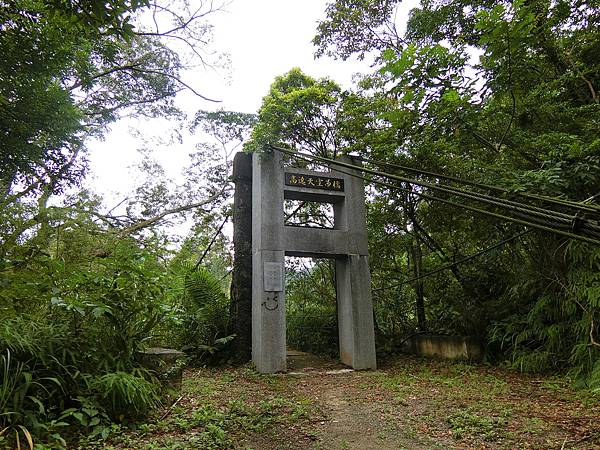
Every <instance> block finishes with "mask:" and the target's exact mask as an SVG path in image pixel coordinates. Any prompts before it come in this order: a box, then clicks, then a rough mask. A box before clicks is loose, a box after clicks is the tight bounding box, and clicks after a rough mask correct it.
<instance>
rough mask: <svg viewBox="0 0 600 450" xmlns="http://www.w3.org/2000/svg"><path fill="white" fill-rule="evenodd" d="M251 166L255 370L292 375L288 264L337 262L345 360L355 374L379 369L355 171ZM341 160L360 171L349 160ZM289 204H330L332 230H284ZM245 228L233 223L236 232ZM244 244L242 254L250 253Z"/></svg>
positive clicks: (260, 162) (255, 158)
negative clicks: (290, 259) (289, 259)
mask: <svg viewBox="0 0 600 450" xmlns="http://www.w3.org/2000/svg"><path fill="white" fill-rule="evenodd" d="M244 157H246V158H249V156H246V155H244ZM240 158H242V157H240ZM240 158H238V157H237V156H236V159H240ZM251 158H252V159H251V164H252V190H251V196H252V197H251V205H252V206H251V211H252V213H251V214H252V217H251V223H252V245H251V254H252V277H251V280H252V281H251V283H252V290H251V305H252V307H251V311H252V313H251V314H252V326H251V329H252V332H251V333H252V338H251V342H252V361H253V362H254V364H255V366H256V368H257V370H258V371H259V372H261V373H274V372H280V371H284V370H286V324H285V282H284V279H285V277H284V275H285V266H284V260H285V256H300V257H318V258H332V259H334V260H335V270H336V277H335V278H336V295H337V303H338V307H337V310H338V327H339V345H340V360H341V362H342V363H344V364H346V365H348V366H351V367H353V368H355V369H374V368H375V367H376V358H375V334H374V327H373V302H372V298H371V277H370V272H369V260H368V259H369V257H368V242H367V230H366V219H365V196H364V185H363V182H362V179H360V178H357V177H354V176H352V175H353V174H352V173H351V171H350V170H348V171H345V172H347V173H342V172H339V171H336V170H331V169H330V170H329V172H316V171H311V170H307V169H303V168H297V167H291V166H286V165H285V164H284V159H283V157H282V154H281V153H280V152H277V151H271V152H265V153H260V154H259V153H254V154H253V155H252V156H251ZM340 159H341V160H343V161H345V162H348V163H352V164H356V165H357V164H358V161H353V160H352V158H351V157H343V158H340ZM248 162H249V161H248ZM238 166H239V161H238ZM238 172H239V169H238ZM359 175H360V174H359ZM234 179H236V177H235V169H234ZM239 179H240V177H239V176H238V177H237V179H236V194H237V191H238V190H239V189H238V185H237V183H238V181H237V180H239ZM284 200H300V201H307V202H318V203H330V204H332V205H333V212H334V227H333V229H322V228H308V227H294V226H285V224H284ZM238 204H239V201H238V200H236V205H238ZM238 206H239V205H238ZM239 209H241V210H244V208H239ZM249 209H250V208H246V210H245V211H246V212H245V214H248V213H249V211H248V210H249ZM235 211H236V212H234V215H235V214H240V213H239V211H238V208H237V207H236V208H235ZM239 222H240V221H239V220H236V218H235V217H234V227H236V223H239ZM246 239H247V237H246ZM235 240H236V232H235V230H234V242H235ZM238 241H239V239H238ZM239 244H240V243H239V242H238V246H239V247H240V248H243V247H246V248H248V247H250V246H249V245H247V246H242V245H239ZM237 259H238V255H237V247H236V260H237Z"/></svg>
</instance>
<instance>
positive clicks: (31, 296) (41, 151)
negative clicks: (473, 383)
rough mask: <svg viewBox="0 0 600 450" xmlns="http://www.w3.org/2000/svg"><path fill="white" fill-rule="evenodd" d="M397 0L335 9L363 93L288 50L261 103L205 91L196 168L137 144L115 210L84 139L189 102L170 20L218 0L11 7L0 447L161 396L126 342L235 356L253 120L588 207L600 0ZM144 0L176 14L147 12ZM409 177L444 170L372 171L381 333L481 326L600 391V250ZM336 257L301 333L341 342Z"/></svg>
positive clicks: (595, 140)
mask: <svg viewBox="0 0 600 450" xmlns="http://www.w3.org/2000/svg"><path fill="white" fill-rule="evenodd" d="M399 5H400V2H399V1H395V0H336V1H335V2H333V3H331V4H330V5H329V6H328V7H327V11H326V17H325V18H324V19H323V21H322V22H321V23H320V24H319V26H318V29H317V33H318V34H317V36H316V37H315V39H314V43H315V45H316V53H317V55H318V56H320V55H329V56H333V57H337V58H341V59H348V58H351V57H353V56H357V57H358V58H367V59H371V60H372V61H373V70H372V73H370V74H364V75H363V76H362V77H361V78H360V82H359V83H358V84H357V86H356V87H355V89H354V90H352V91H345V90H343V89H342V88H341V87H339V86H338V85H337V84H336V83H335V82H333V81H331V80H329V79H326V78H324V79H315V78H312V77H310V76H308V75H306V74H304V73H303V72H302V71H301V70H300V69H292V70H291V71H290V72H288V73H287V74H284V75H282V76H280V77H277V78H276V79H275V80H274V83H273V85H272V86H271V89H270V91H269V92H268V93H267V95H266V97H265V98H264V101H263V105H262V107H261V108H260V110H259V111H258V115H257V116H255V115H252V114H243V113H236V112H229V111H217V112H207V111H200V112H198V114H197V115H196V117H195V118H194V120H193V122H192V123H191V124H189V128H190V130H192V131H196V130H199V131H201V132H203V133H205V134H207V135H210V136H211V141H210V142H203V143H200V144H198V146H197V148H196V152H195V154H194V155H193V156H192V158H191V165H190V167H188V168H187V169H186V173H185V176H186V180H185V182H183V183H182V184H179V185H175V184H174V183H172V182H171V181H170V180H168V179H166V177H165V176H164V171H162V169H161V168H160V166H159V165H158V164H157V163H156V161H153V160H152V158H151V157H150V156H149V154H146V157H145V158H144V160H143V162H142V170H143V171H144V172H145V174H146V175H147V179H146V180H145V181H144V182H143V184H142V185H141V186H139V188H138V189H136V191H135V192H132V193H131V197H130V198H129V199H128V200H125V201H124V203H123V204H122V205H120V209H119V207H117V208H113V209H112V210H110V211H108V212H104V211H103V209H102V206H101V199H99V198H97V197H96V196H95V195H94V194H92V193H90V192H87V191H82V190H81V189H80V188H79V185H80V183H81V182H82V181H83V180H84V177H85V173H86V158H85V153H86V149H85V140H86V138H88V137H90V136H101V135H102V134H103V133H104V132H105V131H106V129H107V126H108V125H109V124H110V123H112V122H114V121H115V120H117V119H118V118H119V117H120V116H122V115H123V114H126V113H129V114H133V115H136V116H147V117H155V116H170V117H180V111H178V110H177V108H176V107H175V104H174V101H173V98H174V96H175V94H176V93H177V92H179V91H180V90H182V89H184V88H190V86H188V85H186V84H185V83H183V82H182V81H181V78H180V74H181V72H182V70H183V69H184V68H185V67H184V63H183V62H182V61H183V60H184V58H182V57H180V55H178V54H177V53H176V52H174V51H173V50H172V49H170V48H169V46H168V45H167V44H166V39H167V38H169V39H176V40H178V41H180V42H185V43H187V44H188V45H187V47H189V48H191V49H192V50H191V52H192V54H193V55H192V56H194V55H196V56H199V53H198V52H199V51H200V47H202V46H203V45H204V44H203V42H204V41H205V39H204V38H206V37H207V33H210V26H209V25H208V24H207V23H206V22H205V19H204V17H205V16H206V14H207V13H208V12H210V11H211V10H212V6H211V5H210V4H208V3H206V4H204V3H202V4H201V5H200V6H201V7H202V8H200V9H197V10H196V8H195V7H194V8H192V9H189V8H188V6H189V5H187V4H186V3H185V2H184V3H181V4H179V3H177V2H175V3H169V5H168V6H164V5H163V6H161V5H160V4H151V3H149V2H144V1H142V2H133V1H132V2H129V1H110V2H108V3H107V2H102V3H99V2H97V1H91V2H84V3H73V2H56V1H43V0H27V1H26V0H16V1H12V2H8V3H4V4H2V5H1V6H0V54H2V56H3V58H2V61H1V62H0V150H1V151H0V319H1V321H0V374H1V375H2V378H1V379H0V445H9V446H10V445H14V444H15V443H17V444H21V445H24V444H25V443H29V440H30V439H32V438H35V439H36V440H40V439H42V440H45V441H47V442H48V443H49V445H51V446H54V447H61V446H62V447H65V446H66V445H67V444H66V442H65V439H69V438H70V437H71V434H70V433H71V431H72V430H73V429H74V427H80V429H81V428H82V429H84V430H85V432H86V433H88V434H90V435H95V436H106V435H107V434H108V433H109V432H110V430H111V429H112V428H111V427H112V425H111V424H112V423H113V422H127V421H129V420H131V419H134V418H135V417H137V416H142V415H144V414H145V413H147V412H148V411H150V410H152V409H153V408H155V407H156V406H157V405H158V404H159V403H160V401H161V394H162V391H161V386H160V383H159V381H158V380H157V379H156V377H155V374H153V373H151V372H149V371H147V370H145V369H143V368H141V367H140V364H139V363H138V360H137V359H136V354H137V352H139V351H140V350H141V349H143V348H144V347H145V346H147V345H164V346H168V347H177V348H180V349H184V350H185V351H187V352H188V353H189V355H190V357H191V358H190V359H191V360H193V361H194V362H195V363H200V364H204V363H208V362H219V361H226V360H228V358H229V353H228V350H229V348H230V343H231V342H232V339H234V338H235V337H234V336H233V335H232V332H231V324H230V317H229V313H230V311H229V299H228V297H227V295H226V294H225V292H226V291H227V288H228V278H227V275H228V274H229V271H230V268H231V265H232V262H231V255H230V254H229V251H228V241H227V238H226V237H225V235H224V234H223V231H222V228H221V227H219V224H220V223H222V221H223V219H224V218H225V217H226V216H228V215H229V211H228V196H227V193H228V192H229V191H230V186H229V185H228V183H227V180H226V179H227V176H228V174H229V171H230V161H231V158H230V157H231V153H232V152H233V151H234V150H235V149H237V148H239V146H240V145H241V143H242V142H243V141H244V140H245V139H246V138H247V137H250V139H249V141H248V142H247V143H246V148H247V149H249V150H255V151H262V150H263V149H264V148H265V145H266V144H282V145H285V146H287V147H289V148H293V149H295V150H297V151H304V152H308V153H312V154H314V155H320V156H326V157H335V156H337V155H340V154H343V153H349V152H354V153H358V154H359V155H360V156H362V157H364V158H365V163H364V164H365V166H367V167H369V168H374V169H379V170H385V171H388V172H401V173H404V174H405V172H403V170H402V169H401V168H398V165H401V166H404V167H412V168H416V169H426V170H428V171H430V172H435V173H439V174H444V175H452V176H454V177H458V178H460V179H463V180H470V181H476V182H479V183H484V184H489V185H494V186H499V187H502V188H503V189H505V194H502V195H506V196H508V197H511V195H516V194H518V193H523V192H528V193H535V194H543V195H546V196H550V197H554V198H560V199H568V200H572V201H577V202H582V201H587V202H588V204H591V205H596V206H597V197H596V196H597V195H598V192H600V131H599V129H598V123H599V122H600V99H599V97H598V84H599V82H600V26H599V25H600V5H599V4H598V2H597V1H588V2H579V1H577V2H569V1H562V0H561V1H553V2H550V1H544V0H531V1H515V2H509V1H495V2H489V1H486V0H484V1H469V0H423V1H422V2H421V4H420V6H419V7H418V8H416V9H414V10H413V11H412V12H411V13H410V16H409V20H408V26H407V29H406V31H405V32H404V33H400V32H398V29H397V27H396V25H397V23H396V22H395V17H396V16H395V14H396V8H397V7H398V6H399ZM178 8H179V9H178ZM203 8H204V9H203ZM148 9H150V10H151V11H152V12H153V13H155V14H166V16H167V17H166V18H165V17H163V19H162V20H158V21H157V22H155V24H158V23H161V24H166V23H169V24H171V25H172V26H173V28H171V29H167V30H166V31H165V30H163V31H162V32H161V30H159V29H155V28H144V27H143V25H142V24H143V23H144V21H143V20H140V15H141V14H143V13H144V11H148ZM190 11H195V13H192V14H190ZM200 59H202V57H201V58H200ZM202 62H203V63H204V62H205V61H204V60H202ZM194 93H196V94H197V95H198V96H200V97H202V96H201V95H200V94H198V93H197V92H195V91H194ZM409 175H410V177H413V178H416V179H417V180H418V181H428V182H429V183H431V184H430V186H429V187H417V186H416V185H415V184H414V183H410V182H402V183H397V184H396V187H395V188H393V187H390V186H382V185H380V184H376V183H368V184H367V200H368V205H367V207H368V231H369V243H370V255H371V256H370V263H371V269H372V279H373V288H374V289H373V295H374V300H375V322H376V332H377V335H378V342H380V343H383V344H384V347H381V348H385V349H389V350H395V349H397V345H398V343H400V342H401V341H402V340H404V339H405V338H406V337H408V336H410V335H412V334H414V333H419V332H431V333H440V334H460V335H469V336H475V337H478V338H479V339H481V340H482V341H484V342H485V343H486V345H487V357H488V358H489V359H490V360H493V361H508V362H509V363H510V364H512V365H514V366H515V367H518V368H519V369H521V370H524V371H543V370H564V369H569V370H570V371H571V374H572V375H573V377H574V379H576V380H577V381H578V383H579V384H580V385H581V386H583V387H587V388H589V389H591V390H592V391H594V392H600V287H599V286H600V275H599V274H600V249H599V248H598V247H595V246H593V245H590V244H585V243H582V242H577V241H573V240H569V239H567V238H565V237H564V236H558V235H554V234H551V233H542V232H539V231H535V230H527V229H525V228H524V227H523V226H522V225H518V224H515V223H511V222H504V221H501V220H498V218H494V217H491V216H489V215H481V214H479V213H477V212H475V211H473V210H470V209H468V207H469V206H472V205H471V203H470V200H464V199H458V198H456V197H454V195H453V194H452V193H444V194H443V195H441V196H439V197H438V199H441V200H445V201H446V203H444V202H439V201H434V200H432V199H431V198H427V197H424V196H423V194H426V195H427V194H431V193H432V189H431V186H433V185H435V184H437V185H441V184H443V183H448V184H450V185H461V183H460V182H457V181H448V180H444V179H442V178H440V177H436V176H434V175H427V174H424V173H416V174H415V173H413V172H410V171H409ZM398 187H399V188H401V189H397V188H398ZM494 192H495V193H494V195H501V194H498V193H497V192H496V191H494ZM433 193H434V194H435V192H433ZM511 198H512V197H511ZM451 202H455V204H452V203H451ZM456 202H458V203H459V204H460V206H457V205H456ZM461 202H462V203H461ZM296 206H298V205H290V204H288V205H287V207H288V212H293V214H291V215H290V216H289V217H288V221H289V222H290V223H295V224H298V222H302V221H305V222H306V221H310V222H311V223H310V224H311V225H321V226H330V225H331V214H330V210H326V209H322V208H319V207H318V206H317V205H314V204H313V205H300V206H299V207H298V208H297V209H296ZM461 206H464V207H461ZM292 209H296V211H291V210H292ZM488 210H489V211H492V212H502V211H501V210H498V209H494V208H489V209H488ZM188 212H191V213H193V214H189V215H187V216H186V213H188ZM173 217H175V218H177V219H181V220H182V221H183V220H185V218H191V219H192V220H193V221H194V226H193V230H192V232H191V233H190V236H189V237H188V238H186V239H185V240H184V241H183V242H177V243H176V244H177V245H174V241H173V240H172V239H171V238H170V236H169V235H168V234H167V233H166V232H165V229H164V228H161V226H163V225H166V224H169V223H173V222H170V220H173V219H172V218H173ZM582 217H584V218H585V219H586V220H594V221H597V220H598V214H597V213H594V212H587V213H585V216H582ZM577 226H578V224H577V221H576V220H575V221H573V228H574V229H575V228H577ZM524 231H527V232H526V233H523V232H524ZM517 234H519V235H518V236H517ZM510 236H517V237H515V238H514V239H512V240H511V241H510V242H507V243H506V244H504V245H502V246H498V247H497V248H495V249H494V250H493V251H489V252H485V253H482V254H481V255H480V256H478V257H477V258H475V259H471V260H469V261H468V262H466V263H462V264H457V265H454V266H452V267H450V268H448V269H447V270H443V271H437V272H436V273H435V274H433V275H429V276H423V275H427V274H428V272H430V271H432V270H435V269H437V268H439V267H440V266H442V265H445V264H448V263H450V262H454V261H458V260H460V259H461V258H463V257H465V256H467V255H471V254H473V253H476V252H478V251H480V250H482V249H485V248H486V247H488V246H490V244H492V243H495V242H498V241H501V240H502V239H505V238H507V237H510ZM175 247H177V250H174V248H175ZM209 247H211V251H210V252H209V251H207V249H208V248H209ZM201 254H204V256H205V259H204V260H203V261H201V262H202V264H200V261H199V260H198V256H199V255H201ZM294 264H295V263H294ZM333 272H334V270H333V268H332V265H331V263H330V262H323V261H320V262H317V263H315V264H313V265H310V266H309V267H305V268H304V269H303V270H301V268H300V266H299V265H297V264H296V265H293V267H291V270H289V271H288V276H289V279H288V286H287V294H288V295H287V304H286V308H287V311H286V312H287V315H288V343H289V344H290V345H291V346H294V347H297V348H298V349H302V350H308V351H311V352H315V353H323V354H333V353H334V352H335V347H336V340H337V331H336V308H335V295H334V289H333V285H334V281H333V280H334V273H333Z"/></svg>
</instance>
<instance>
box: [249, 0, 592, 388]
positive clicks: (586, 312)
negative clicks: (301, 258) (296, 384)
mask: <svg viewBox="0 0 600 450" xmlns="http://www.w3.org/2000/svg"><path fill="white" fill-rule="evenodd" d="M399 5H400V2H397V1H387V0H383V1H382V0H366V1H362V0H361V1H354V0H337V1H335V2H333V3H331V4H330V5H329V6H328V9H327V17H326V18H325V19H324V20H323V21H322V22H321V23H320V24H319V26H318V34H317V36H316V37H315V39H314V43H315V45H316V46H317V52H316V53H317V55H318V56H319V55H324V54H327V55H329V56H334V57H339V58H341V59H347V58H349V57H351V56H358V57H359V58H365V57H369V58H372V60H373V61H374V66H375V70H374V72H373V73H372V74H370V75H365V76H363V77H362V79H361V80H360V82H359V84H358V88H357V90H356V91H355V92H343V91H342V90H340V89H339V88H337V87H334V86H331V85H330V84H328V83H330V82H329V81H328V80H313V79H310V78H309V77H306V76H304V78H302V77H303V75H301V74H300V73H298V71H297V70H294V71H291V72H290V73H288V74H287V75H285V76H283V77H279V78H277V79H276V80H275V82H274V84H273V87H272V89H271V92H270V93H269V95H268V96H267V97H265V100H264V103H263V106H262V108H261V110H260V111H259V123H258V125H257V126H256V127H255V129H254V134H253V142H254V143H257V144H265V143H271V144H285V145H287V146H288V147H291V148H294V149H296V150H298V151H305V152H309V153H313V154H321V155H323V154H328V155H334V154H336V152H350V151H354V152H356V153H358V154H360V155H361V156H363V157H365V158H367V159H368V160H373V161H378V163H375V162H372V163H369V162H367V163H366V164H367V165H368V167H372V168H374V169H378V170H384V171H387V172H395V173H401V174H403V175H406V176H409V177H412V178H416V179H417V180H419V181H428V182H430V183H433V184H438V185H440V184H443V183H449V184H450V185H456V186H461V184H460V183H457V182H449V181H447V180H443V179H440V178H439V177H436V176H431V175H426V174H422V173H421V174H415V173H413V172H408V174H407V173H406V172H403V171H401V169H399V168H398V167H397V165H401V166H404V167H407V166H408V167H412V168H416V169H424V170H427V171H430V172H435V173H439V174H444V175H451V176H454V177H458V178H461V179H463V180H469V181H476V182H479V183H483V184H488V185H494V186H499V187H501V188H503V189H506V190H507V191H508V192H513V193H520V192H526V193H533V194H541V195H546V196H550V197H554V198H560V199H568V200H573V201H579V202H581V201H588V202H591V203H592V204H594V202H595V197H594V196H595V195H597V194H598V192H600V147H598V144H599V143H600V133H599V130H598V127H597V123H598V121H599V120H600V105H599V104H600V100H599V97H598V93H597V89H598V84H599V82H600V66H599V64H598V61H599V59H598V55H599V54H600V35H599V31H598V30H599V29H600V28H599V27H598V25H599V21H600V9H599V5H598V3H597V2H567V1H558V2H549V1H544V0H534V1H529V2H526V1H518V2H503V1H501V2H487V1H481V2H478V1H469V0H439V1H438V0H427V1H422V2H421V4H420V5H419V7H418V8H416V9H414V10H412V11H411V12H410V16H409V20H408V26H407V29H406V32H405V33H403V34H400V33H399V32H398V31H397V28H396V23H395V20H396V10H397V7H398V6H399ZM297 79H304V80H310V82H305V83H294V82H293V81H294V80H297ZM313 86H331V87H330V88H329V90H328V92H329V93H330V96H334V97H336V98H333V99H332V98H330V97H328V98H327V99H325V97H322V98H319V97H316V96H311V95H309V94H310V93H311V92H312V91H313V90H314V89H315V88H314V87H313ZM282 87H285V88H286V90H285V95H281V94H279V93H278V92H280V91H281V90H282ZM288 99H294V100H296V99H301V100H302V102H301V103H299V100H297V101H296V102H291V101H290V100H288ZM320 101H322V102H323V103H322V105H319V102H320ZM331 105H336V108H335V115H332V114H331V113H330V112H329V111H331ZM315 110H317V111H320V113H321V114H322V115H323V116H325V117H329V118H331V117H335V120H334V121H329V122H328V126H327V127H321V128H318V129H316V131H315V128H314V127H308V128H306V127H304V124H305V123H307V122H308V123H310V122H309V121H311V120H312V119H313V118H314V117H318V116H319V113H317V114H315V113H314V111H315ZM275 112H276V113H275ZM288 116H291V117H292V118H293V121H287V120H286V122H285V124H286V125H289V126H290V127H292V128H291V129H290V128H285V129H284V128H281V126H280V123H281V118H286V117H288ZM331 135H334V136H337V137H338V140H337V141H336V142H342V143H343V144H342V145H334V144H333V143H330V141H329V140H328V136H331ZM308 141H313V142H315V143H317V142H318V145H320V146H322V147H325V148H326V149H327V151H325V152H324V151H322V149H321V148H318V147H317V146H316V144H315V143H313V144H312V145H310V144H307V142H308ZM386 164H387V165H386ZM389 164H394V165H395V166H390V165H389ZM398 186H399V187H400V188H402V189H403V190H398V189H392V188H390V187H385V186H381V185H377V184H372V185H371V186H369V188H368V189H369V190H368V194H369V195H368V199H369V200H368V201H369V205H368V221H369V223H368V228H369V233H370V235H369V242H370V247H371V248H370V255H371V257H370V261H371V268H372V277H373V287H374V298H375V318H376V322H377V331H378V333H379V334H380V335H384V336H387V337H388V338H389V339H391V341H392V342H394V341H397V340H401V339H403V338H404V337H406V336H408V335H410V334H412V333H415V332H432V333H442V334H461V335H470V336H476V337H479V338H480V339H482V340H483V341H484V342H486V343H487V356H488V358H490V359H494V360H508V361H510V362H511V363H512V364H513V365H514V366H515V367H518V368H520V369H521V370H527V371H543V370H562V369H565V368H570V369H571V370H572V372H571V373H572V374H573V375H574V377H575V378H576V379H577V380H578V381H579V382H580V383H581V384H582V385H584V386H587V387H589V388H591V389H592V390H596V391H598V389H600V378H599V377H598V374H600V344H599V343H598V341H600V338H599V337H598V336H600V328H599V325H598V324H599V321H600V289H599V287H598V286H599V284H598V268H599V266H598V255H599V254H600V249H599V248H598V247H597V246H594V245H588V244H583V243H579V242H577V241H571V240H569V239H566V238H563V237H560V236H555V235H553V234H551V233H543V232H538V231H534V232H528V233H525V234H523V235H521V236H520V237H516V238H514V239H513V240H511V241H510V242H508V243H506V244H504V245H502V246H499V247H498V248H495V249H494V250H492V251H489V252H486V253H483V254H482V255H481V256H479V257H477V258H475V259H472V260H470V261H469V262H467V263H464V264H458V265H455V266H452V267H450V268H449V269H447V270H445V271H440V272H437V273H435V274H434V275H431V276H427V277H422V275H423V274H426V273H428V272H429V271H431V270H435V269H437V268H438V267H440V266H442V265H444V264H448V263H449V262H453V261H457V260H460V259H461V258H463V257H466V256H468V255H471V254H474V253H476V252H478V251H480V250H482V249H485V248H486V247H489V246H490V245H491V244H494V243H496V242H499V241H501V240H503V239H506V238H508V237H511V236H517V234H519V233H522V232H523V231H524V228H523V227H522V226H520V225H516V224H514V223H513V224H511V223H510V222H504V221H502V220H498V219H497V218H495V217H490V216H487V215H485V214H484V215H482V214H479V213H477V212H474V211H472V210H469V209H465V208H462V207H457V206H456V205H452V204H451V203H440V202H436V201H432V200H431V199H428V198H424V197H423V194H431V193H432V192H433V193H434V194H435V193H436V191H430V189H429V188H425V187H417V186H415V185H414V184H411V183H408V182H406V183H399V184H398ZM467 188H469V189H472V188H470V187H467ZM490 192H491V193H492V195H499V194H498V193H497V192H496V191H490ZM440 198H441V199H442V200H446V201H450V202H452V201H454V202H455V203H456V202H457V203H458V204H460V205H463V204H464V205H465V206H475V205H472V204H471V201H469V200H465V199H460V198H454V197H453V196H452V194H444V195H443V196H442V197H440ZM596 204H597V202H596ZM488 209H489V210H490V211H492V212H500V213H502V210H501V209H493V208H488ZM585 214H587V215H586V216H585V217H587V218H589V219H591V220H597V219H598V214H597V213H593V212H590V213H585ZM574 226H576V225H574ZM309 276H310V275H309ZM311 298H313V299H314V298H315V296H314V295H312V296H311Z"/></svg>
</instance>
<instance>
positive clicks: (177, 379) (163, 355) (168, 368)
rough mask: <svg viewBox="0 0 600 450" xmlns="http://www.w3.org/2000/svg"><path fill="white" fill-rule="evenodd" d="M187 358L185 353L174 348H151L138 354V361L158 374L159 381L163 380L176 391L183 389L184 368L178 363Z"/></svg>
mask: <svg viewBox="0 0 600 450" xmlns="http://www.w3.org/2000/svg"><path fill="white" fill-rule="evenodd" d="M183 357H185V353H183V352H180V351H179V350H175V349H172V348H163V347H150V348H147V349H145V350H143V351H140V352H137V354H136V359H137V360H138V361H139V363H140V364H141V365H142V366H143V367H145V368H146V369H148V370H152V371H154V372H156V374H157V376H158V378H159V379H163V380H164V381H166V382H167V383H169V384H170V385H171V386H173V387H174V388H176V389H179V388H180V387H181V376H182V372H183V368H182V367H179V366H178V365H177V361H178V360H179V359H181V358H183Z"/></svg>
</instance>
